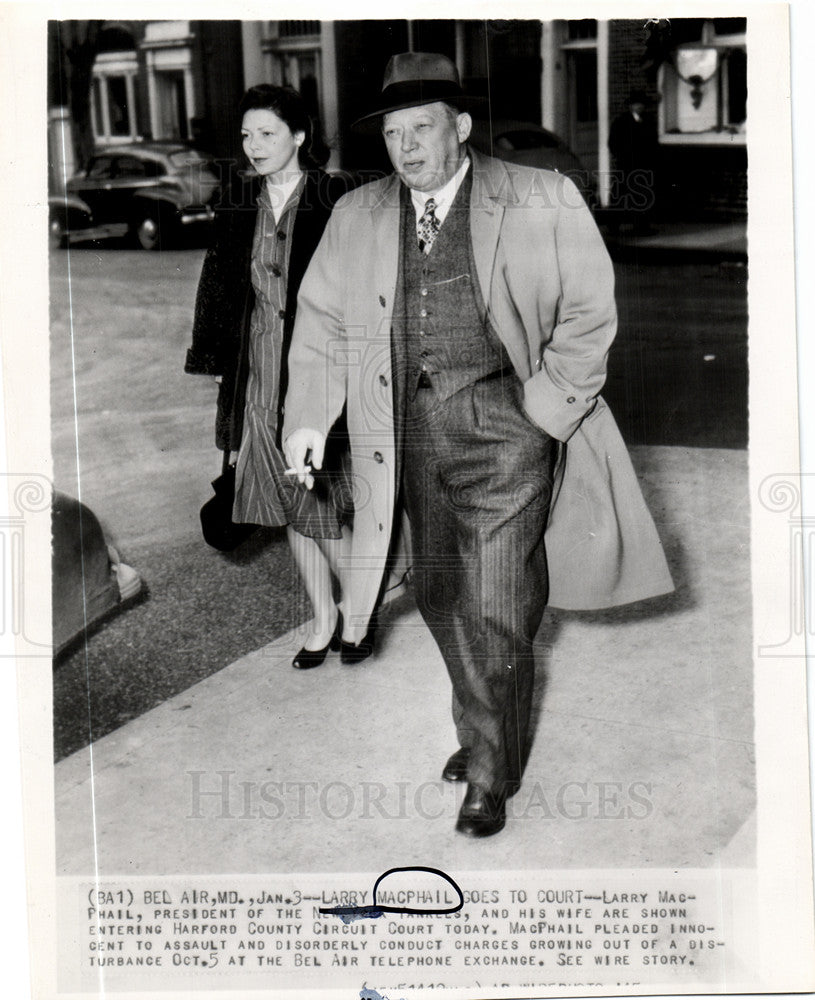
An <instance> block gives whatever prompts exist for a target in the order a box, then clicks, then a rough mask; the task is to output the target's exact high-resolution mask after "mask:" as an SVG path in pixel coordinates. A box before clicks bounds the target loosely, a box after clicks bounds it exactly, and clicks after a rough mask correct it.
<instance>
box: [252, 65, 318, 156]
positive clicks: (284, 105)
mask: <svg viewBox="0 0 815 1000" xmlns="http://www.w3.org/2000/svg"><path fill="white" fill-rule="evenodd" d="M238 111H239V112H240V115H241V117H243V116H244V115H245V114H246V112H247V111H273V112H274V113H275V114H276V115H277V117H278V118H279V119H280V120H281V121H284V122H285V123H286V124H287V125H288V127H289V128H290V129H291V131H292V132H303V133H305V136H306V138H305V140H304V141H303V145H302V146H301V147H300V151H299V153H298V159H299V161H300V166H301V167H303V168H304V169H306V170H308V169H309V168H313V167H322V166H325V164H326V163H327V162H328V157H329V156H330V155H331V151H330V150H329V148H328V146H326V144H325V143H324V142H323V139H322V136H321V135H320V125H319V122H317V121H315V120H314V119H313V118H312V117H311V115H310V114H309V113H308V108H307V107H306V102H305V101H304V100H303V98H302V96H301V95H300V94H298V93H297V91H296V90H295V89H294V88H293V87H276V86H274V85H273V84H271V83H259V84H258V85H257V86H255V87H250V88H249V89H248V90H247V91H246V93H245V94H244V95H243V97H242V98H241V102H240V104H239V105H238Z"/></svg>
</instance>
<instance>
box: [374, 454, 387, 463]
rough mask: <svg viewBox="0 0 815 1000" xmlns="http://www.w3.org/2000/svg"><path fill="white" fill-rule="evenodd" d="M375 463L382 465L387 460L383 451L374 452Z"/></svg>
mask: <svg viewBox="0 0 815 1000" xmlns="http://www.w3.org/2000/svg"><path fill="white" fill-rule="evenodd" d="M374 461H375V462H378V463H379V464H380V465H381V464H382V462H384V461H385V459H384V458H383V457H382V452H381V451H375V452H374Z"/></svg>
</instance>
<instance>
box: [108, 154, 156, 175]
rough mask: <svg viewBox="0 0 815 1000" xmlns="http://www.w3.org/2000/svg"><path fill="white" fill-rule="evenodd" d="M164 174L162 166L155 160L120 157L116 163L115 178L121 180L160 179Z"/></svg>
mask: <svg viewBox="0 0 815 1000" xmlns="http://www.w3.org/2000/svg"><path fill="white" fill-rule="evenodd" d="M164 172H165V171H164V166H163V164H161V163H159V162H158V161H157V160H145V159H141V158H140V157H136V156H120V157H119V159H118V160H117V161H116V176H117V177H121V178H134V179H135V178H138V177H161V176H162V175H163V174H164Z"/></svg>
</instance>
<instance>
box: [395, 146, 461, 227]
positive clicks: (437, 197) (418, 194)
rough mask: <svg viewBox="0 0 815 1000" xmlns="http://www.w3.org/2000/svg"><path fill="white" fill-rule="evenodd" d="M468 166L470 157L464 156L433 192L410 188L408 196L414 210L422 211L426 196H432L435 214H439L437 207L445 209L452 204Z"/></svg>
mask: <svg viewBox="0 0 815 1000" xmlns="http://www.w3.org/2000/svg"><path fill="white" fill-rule="evenodd" d="M469 166H470V157H469V156H465V157H464V160H463V161H462V163H461V166H460V167H459V168H458V170H457V171H456V172H455V173H454V174H453V176H452V177H451V178H450V180H449V181H448V182H447V183H446V184H445V185H444V187H442V188H439V190H438V191H436V193H435V194H434V193H433V192H432V191H414V190H413V188H411V189H410V198H411V201H412V202H413V207H414V208H415V209H416V211H417V212H418V213H419V214H421V213H422V212H424V207H425V205H426V204H427V200H428V198H433V200H434V201H435V202H436V215H438V214H439V209H444V210H445V211H446V210H447V209H448V208H449V207H450V205H452V204H453V200H454V198H455V197H456V195H457V194H458V189H459V188H460V187H461V182H462V181H463V180H464V175H465V174H466V173H467V168H468V167H469Z"/></svg>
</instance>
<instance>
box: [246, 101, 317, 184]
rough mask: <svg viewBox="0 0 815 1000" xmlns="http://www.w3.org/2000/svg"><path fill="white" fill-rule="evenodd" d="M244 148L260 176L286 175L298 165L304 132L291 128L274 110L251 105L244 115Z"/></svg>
mask: <svg viewBox="0 0 815 1000" xmlns="http://www.w3.org/2000/svg"><path fill="white" fill-rule="evenodd" d="M241 136H242V137H243V151H244V153H246V155H247V157H248V158H249V162H250V163H251V164H252V166H253V167H254V168H255V170H256V171H257V172H258V173H259V174H260V175H261V176H263V177H269V176H271V177H275V176H276V175H281V176H283V175H285V174H287V173H290V172H291V171H293V170H296V169H297V166H298V164H297V152H298V150H299V148H300V146H301V145H302V143H303V140H304V139H305V133H304V132H292V131H291V129H290V128H289V126H288V125H287V124H286V123H285V122H284V121H283V120H282V119H281V118H279V117H278V116H277V115H276V114H275V113H274V111H270V110H268V109H266V108H253V109H252V110H251V111H247V112H246V114H245V115H244V116H243V123H242V125H241Z"/></svg>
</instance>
